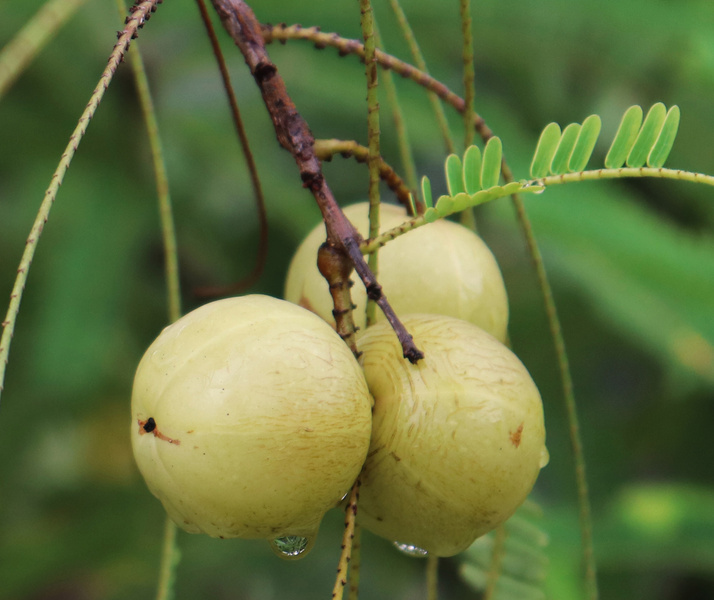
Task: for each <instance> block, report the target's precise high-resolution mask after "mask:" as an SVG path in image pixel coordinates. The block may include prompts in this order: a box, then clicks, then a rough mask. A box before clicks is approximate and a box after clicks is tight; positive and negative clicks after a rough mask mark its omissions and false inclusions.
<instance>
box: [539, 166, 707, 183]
mask: <svg viewBox="0 0 714 600" xmlns="http://www.w3.org/2000/svg"><path fill="white" fill-rule="evenodd" d="M624 177H655V178H659V179H676V180H678V181H689V182H691V183H703V184H705V185H712V186H714V176H712V175H705V174H703V173H693V172H691V171H683V170H681V169H666V168H664V167H621V168H619V169H595V170H592V171H579V172H577V173H565V174H563V175H549V176H548V177H543V178H542V179H535V180H533V181H532V183H534V184H539V185H545V186H549V185H559V184H562V183H576V182H579V181H597V180H598V179H622V178H624Z"/></svg>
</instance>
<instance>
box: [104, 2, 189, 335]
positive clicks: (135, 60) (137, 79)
mask: <svg viewBox="0 0 714 600" xmlns="http://www.w3.org/2000/svg"><path fill="white" fill-rule="evenodd" d="M117 8H118V9H119V12H120V14H121V16H122V17H123V16H124V15H125V14H127V6H126V2H125V1H124V0H117ZM128 56H129V64H130V65H131V69H132V72H133V73H134V84H135V85H136V92H137V95H138V96H139V105H140V106H141V112H142V115H143V117H144V122H145V123H146V131H147V134H148V137H149V146H150V148H151V161H152V164H153V167H154V179H155V181H156V195H157V198H158V203H159V219H160V222H161V239H162V242H163V246H164V260H165V261H166V264H165V272H166V297H167V306H168V317H169V322H170V323H173V322H174V321H176V320H177V319H178V318H179V317H180V316H181V284H180V281H179V264H178V246H177V243H176V227H175V226H174V215H173V209H172V203H171V194H170V192H169V179H168V175H167V174H166V161H165V160H164V151H163V145H162V143H161V136H160V135H159V125H158V121H157V119H156V110H155V108H154V101H153V99H152V97H151V91H150V90H149V81H148V79H147V77H146V70H145V68H144V61H143V59H142V57H141V52H139V47H138V46H137V45H136V43H135V45H134V51H133V52H130V53H129V54H128Z"/></svg>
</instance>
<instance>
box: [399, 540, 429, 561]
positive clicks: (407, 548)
mask: <svg viewBox="0 0 714 600" xmlns="http://www.w3.org/2000/svg"><path fill="white" fill-rule="evenodd" d="M394 547H395V548H396V549H397V550H399V551H400V552H403V553H404V554H406V555H407V556H415V557H417V558H424V557H425V556H426V555H427V554H429V552H428V551H427V550H424V549H422V548H419V546H414V545H412V544H402V543H400V542H394Z"/></svg>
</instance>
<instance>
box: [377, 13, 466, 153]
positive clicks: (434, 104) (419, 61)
mask: <svg viewBox="0 0 714 600" xmlns="http://www.w3.org/2000/svg"><path fill="white" fill-rule="evenodd" d="M389 5H390V6H391V8H392V12H394V16H395V17H396V18H397V23H398V24H399V28H400V29H401V31H402V35H403V36H404V39H405V41H406V42H407V45H408V46H409V51H410V52H411V55H412V59H413V60H414V64H416V66H417V68H418V69H419V70H420V71H421V72H422V73H424V74H428V69H427V66H426V61H425V60H424V55H423V54H422V52H421V49H420V48H419V44H418V43H417V40H416V36H415V35H414V31H413V30H412V28H411V26H410V25H409V20H408V19H407V16H406V14H405V13H404V11H403V10H402V7H401V5H400V4H399V0H389ZM427 96H428V97H429V102H430V103H431V108H432V110H433V111H434V116H435V117H436V122H437V124H438V126H439V131H440V132H441V137H442V138H443V140H444V147H445V149H446V153H447V154H453V152H454V150H455V148H454V142H453V140H452V139H451V131H450V130H449V122H448V121H447V120H446V113H445V112H444V107H443V106H442V105H441V103H440V102H439V96H438V95H437V94H436V93H435V92H434V91H432V90H429V91H428V93H427Z"/></svg>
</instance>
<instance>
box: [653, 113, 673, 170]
mask: <svg viewBox="0 0 714 600" xmlns="http://www.w3.org/2000/svg"><path fill="white" fill-rule="evenodd" d="M678 129H679V106H677V105H676V104H675V105H674V106H673V107H672V108H670V109H669V111H667V116H666V117H665V120H664V123H663V125H662V130H661V131H660V134H659V137H658V138H657V141H656V142H655V143H654V145H653V146H652V150H651V151H650V153H649V156H648V157H647V165H648V166H650V167H654V168H655V169H659V168H660V167H662V166H663V165H664V163H665V161H666V160H667V157H668V156H669V153H670V151H671V150H672V146H673V145H674V138H676V137H677V130H678Z"/></svg>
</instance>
